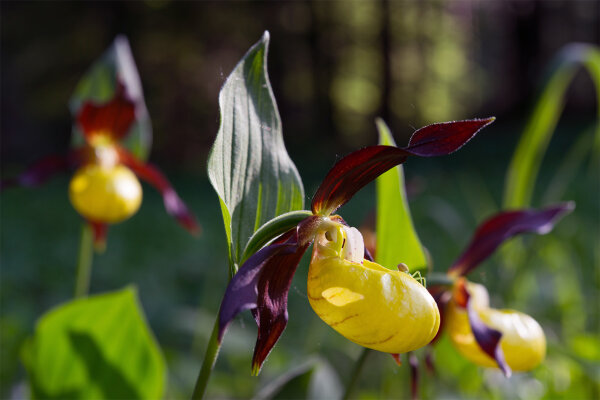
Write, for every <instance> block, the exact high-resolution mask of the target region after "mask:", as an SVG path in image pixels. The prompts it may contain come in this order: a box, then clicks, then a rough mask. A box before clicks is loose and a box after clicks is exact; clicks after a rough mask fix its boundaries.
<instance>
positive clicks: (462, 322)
mask: <svg viewBox="0 0 600 400" xmlns="http://www.w3.org/2000/svg"><path fill="white" fill-rule="evenodd" d="M466 286H467V290H468V292H469V294H470V302H471V304H470V305H469V306H470V307H473V310H474V311H475V312H476V313H477V315H478V316H479V318H480V319H481V320H482V322H483V323H485V325H487V326H488V327H490V328H492V329H495V330H497V331H499V332H500V333H502V337H501V339H500V347H501V348H502V351H503V353H504V358H505V360H506V363H507V364H508V366H509V367H510V368H511V369H512V370H513V371H528V370H531V369H533V368H535V367H536V366H538V365H539V364H540V363H541V362H542V361H543V360H544V357H545V355H546V337H545V335H544V331H543V330H542V328H541V326H540V325H539V324H538V323H537V322H536V321H535V320H534V319H533V318H531V317H530V316H529V315H527V314H524V313H522V312H519V311H515V310H497V309H494V308H490V307H489V296H488V293H487V290H486V289H485V287H484V286H482V285H479V284H476V283H472V282H468V283H467V285H466ZM445 317H446V318H447V319H446V321H447V322H446V323H447V329H448V333H449V335H450V339H451V340H452V342H453V343H454V345H455V347H456V348H457V349H458V351H459V352H460V353H461V354H462V355H463V356H465V358H467V359H469V360H470V361H472V362H474V363H475V364H479V365H481V366H484V367H498V364H497V362H496V361H495V360H494V359H493V358H492V357H490V356H489V355H487V354H486V353H485V352H483V351H482V350H481V347H480V346H479V344H478V343H477V341H476V340H475V337H474V335H473V332H472V330H471V325H470V323H469V317H468V312H467V309H466V308H464V307H461V306H460V305H458V304H457V302H456V301H455V300H454V299H453V300H451V301H450V302H449V304H448V308H447V309H446V314H445Z"/></svg>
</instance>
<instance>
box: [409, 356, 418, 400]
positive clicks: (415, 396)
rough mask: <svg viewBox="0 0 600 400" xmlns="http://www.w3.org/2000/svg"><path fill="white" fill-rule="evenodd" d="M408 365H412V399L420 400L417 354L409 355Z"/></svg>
mask: <svg viewBox="0 0 600 400" xmlns="http://www.w3.org/2000/svg"><path fill="white" fill-rule="evenodd" d="M408 364H409V365H410V395H411V396H410V397H411V399H413V400H416V399H418V398H419V359H418V358H417V356H416V355H415V353H412V352H411V353H408Z"/></svg>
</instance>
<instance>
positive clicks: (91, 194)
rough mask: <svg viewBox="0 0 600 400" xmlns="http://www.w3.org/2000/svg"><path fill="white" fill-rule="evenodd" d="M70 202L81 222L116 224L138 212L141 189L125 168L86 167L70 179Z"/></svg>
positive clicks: (95, 165) (140, 201) (138, 182)
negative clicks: (84, 220)
mask: <svg viewBox="0 0 600 400" xmlns="http://www.w3.org/2000/svg"><path fill="white" fill-rule="evenodd" d="M69 198H70V200H71V203H72V204H73V207H74V208H75V210H76V211H77V212H78V213H79V214H81V216H83V217H84V218H86V219H88V220H90V221H98V222H105V223H109V224H115V223H117V222H121V221H123V220H126V219H127V218H129V217H131V216H132V215H133V214H135V213H136V212H137V211H138V209H139V208H140V205H141V204H142V186H141V184H140V181H139V180H138V179H137V177H136V176H135V174H134V173H133V172H131V170H130V169H129V168H127V167H125V166H124V165H115V166H112V167H105V166H102V165H98V164H87V165H85V166H83V167H82V168H80V169H79V170H77V172H76V173H75V175H74V176H73V178H72V179H71V183H70V185H69Z"/></svg>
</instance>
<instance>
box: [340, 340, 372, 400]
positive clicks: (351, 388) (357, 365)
mask: <svg viewBox="0 0 600 400" xmlns="http://www.w3.org/2000/svg"><path fill="white" fill-rule="evenodd" d="M371 353H372V350H371V349H367V348H366V347H365V348H363V350H362V353H361V354H360V357H358V360H356V363H355V364H354V369H353V370H352V375H350V380H349V381H348V384H347V385H346V391H345V392H344V396H343V397H342V400H348V399H349V398H350V396H351V395H352V392H353V391H354V387H355V386H356V382H357V381H358V377H359V376H360V373H361V371H362V369H363V366H364V365H365V361H366V360H367V357H368V355H369V354H371Z"/></svg>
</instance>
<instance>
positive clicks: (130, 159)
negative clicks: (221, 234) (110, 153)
mask: <svg viewBox="0 0 600 400" xmlns="http://www.w3.org/2000/svg"><path fill="white" fill-rule="evenodd" d="M117 151H118V154H119V162H121V163H122V164H124V165H126V166H127V167H129V168H130V169H131V170H132V171H133V172H134V173H135V174H136V175H137V176H138V177H139V178H140V179H142V180H144V181H146V182H148V183H149V184H150V185H152V186H154V188H155V189H156V190H158V191H159V192H160V194H161V195H162V198H163V203H164V205H165V210H167V213H168V214H169V215H171V216H172V217H174V218H175V219H176V220H177V221H178V222H179V224H181V225H182V226H183V227H184V228H185V229H187V230H188V231H189V232H190V233H192V234H195V235H196V234H199V233H200V226H199V225H198V223H197V222H196V218H195V217H194V215H193V214H192V213H191V211H190V210H189V209H188V207H187V206H186V205H185V203H184V202H183V200H181V198H180V197H179V195H178V194H177V192H176V191H175V189H174V188H173V186H172V185H171V182H169V180H168V179H167V177H166V176H165V175H164V174H163V173H162V172H161V171H160V170H158V168H156V167H154V166H153V165H151V164H147V163H144V162H143V161H140V160H139V159H137V158H136V157H135V156H134V155H133V154H131V153H129V152H128V151H127V150H125V149H124V148H123V147H118V148H117Z"/></svg>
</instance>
